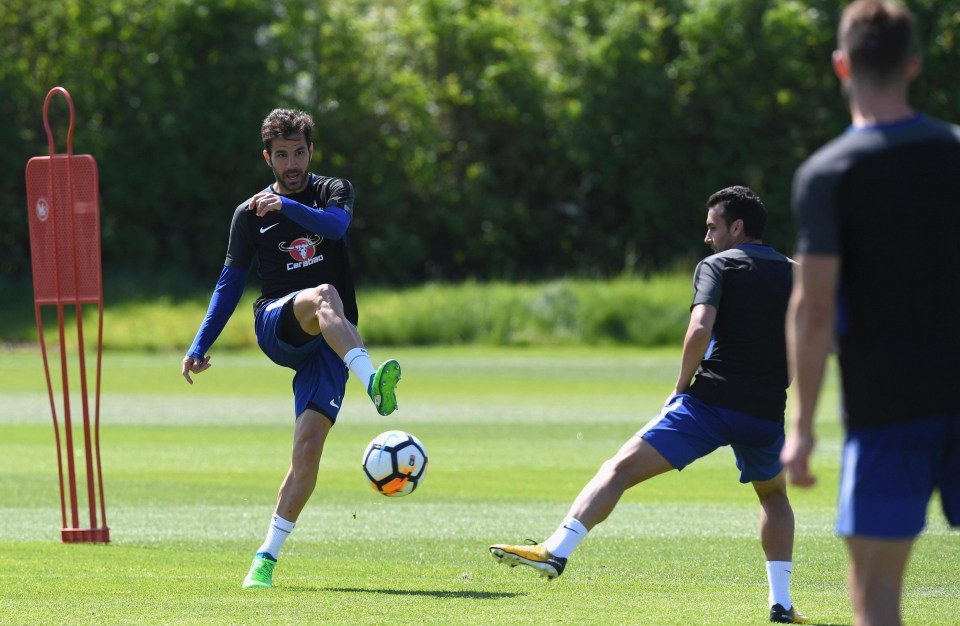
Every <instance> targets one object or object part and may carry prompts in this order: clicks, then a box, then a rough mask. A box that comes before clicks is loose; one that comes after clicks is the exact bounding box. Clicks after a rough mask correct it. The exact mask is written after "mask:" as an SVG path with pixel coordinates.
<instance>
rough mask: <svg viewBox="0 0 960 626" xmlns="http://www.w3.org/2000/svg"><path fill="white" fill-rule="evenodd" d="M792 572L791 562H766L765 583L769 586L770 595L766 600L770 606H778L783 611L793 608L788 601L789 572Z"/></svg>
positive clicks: (791, 603)
mask: <svg viewBox="0 0 960 626" xmlns="http://www.w3.org/2000/svg"><path fill="white" fill-rule="evenodd" d="M792 570H793V562H791V561H767V582H768V583H769V584H770V593H769V595H768V596H767V600H769V602H770V606H773V605H774V604H779V605H780V606H782V607H783V608H785V609H789V608H790V607H792V606H793V602H792V601H791V600H790V572H791V571H792Z"/></svg>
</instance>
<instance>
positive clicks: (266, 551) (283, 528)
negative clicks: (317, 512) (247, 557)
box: [257, 513, 297, 561]
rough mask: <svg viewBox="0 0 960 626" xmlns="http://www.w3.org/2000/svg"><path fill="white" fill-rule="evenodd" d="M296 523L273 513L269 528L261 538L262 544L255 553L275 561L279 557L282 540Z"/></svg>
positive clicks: (288, 534)
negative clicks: (265, 535) (265, 536)
mask: <svg viewBox="0 0 960 626" xmlns="http://www.w3.org/2000/svg"><path fill="white" fill-rule="evenodd" d="M296 525H297V524H296V522H290V521H287V520H285V519H283V518H282V517H280V516H279V515H277V514H276V513H274V514H273V519H271V520H270V528H268V529H267V538H266V539H264V540H263V545H262V546H260V549H259V550H257V554H258V555H260V556H263V555H266V556H269V557H270V558H272V559H273V560H274V561H276V560H277V559H278V558H280V549H281V548H282V547H283V542H285V541H286V540H287V537H289V536H290V533H292V532H293V528H294V526H296Z"/></svg>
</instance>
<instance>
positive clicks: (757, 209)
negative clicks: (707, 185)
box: [707, 185, 767, 239]
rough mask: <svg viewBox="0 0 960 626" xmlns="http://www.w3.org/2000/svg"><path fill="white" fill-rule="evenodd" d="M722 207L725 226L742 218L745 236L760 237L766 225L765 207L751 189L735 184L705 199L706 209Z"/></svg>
mask: <svg viewBox="0 0 960 626" xmlns="http://www.w3.org/2000/svg"><path fill="white" fill-rule="evenodd" d="M713 208H720V209H723V213H722V214H721V217H722V218H723V221H724V223H725V224H726V225H727V226H730V225H731V224H733V223H734V222H735V221H737V220H743V232H744V234H745V235H746V236H747V237H751V238H753V239H762V238H763V231H764V230H765V229H766V227H767V207H765V206H763V202H762V201H761V200H760V196H758V195H757V194H756V193H755V192H754V191H753V189H750V188H749V187H742V186H740V185H736V186H733V187H727V188H726V189H721V190H720V191H717V192H715V193H714V194H713V195H711V196H710V197H709V198H708V199H707V209H713Z"/></svg>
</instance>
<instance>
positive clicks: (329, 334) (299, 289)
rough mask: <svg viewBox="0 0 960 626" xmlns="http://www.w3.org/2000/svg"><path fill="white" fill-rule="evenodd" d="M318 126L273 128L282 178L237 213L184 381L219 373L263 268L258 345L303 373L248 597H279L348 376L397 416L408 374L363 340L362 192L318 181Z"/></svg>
mask: <svg viewBox="0 0 960 626" xmlns="http://www.w3.org/2000/svg"><path fill="white" fill-rule="evenodd" d="M312 132H313V120H312V119H311V117H310V116H309V115H307V114H306V113H304V112H302V111H294V110H290V109H276V110H274V111H272V112H271V113H270V114H269V115H268V116H267V117H266V119H265V120H264V121H263V125H262V127H261V136H262V139H263V146H264V150H263V158H264V160H265V161H266V162H267V165H268V166H269V167H270V169H271V170H272V171H273V174H274V178H275V179H276V180H275V182H274V183H273V184H271V185H270V186H268V187H267V188H266V189H264V190H263V191H261V192H259V193H257V194H255V195H254V196H253V197H252V198H250V199H249V200H245V201H244V202H243V203H242V204H241V205H240V206H238V207H237V208H236V210H235V211H234V213H233V219H232V222H231V224H230V239H229V242H228V244H227V256H226V260H225V261H224V265H223V270H222V271H221V273H220V279H219V280H218V281H217V286H216V288H215V289H214V292H213V297H212V298H211V299H210V307H209V309H208V310H207V315H206V317H205V318H204V320H203V323H202V324H201V326H200V330H199V331H198V332H197V336H196V338H195V339H194V341H193V345H192V346H190V349H189V350H187V354H186V356H185V357H184V358H183V367H182V373H183V377H184V378H185V379H186V380H187V382H189V383H190V384H193V379H192V378H191V374H199V373H201V372H203V371H205V370H207V369H208V368H209V367H210V357H209V356H208V355H207V352H208V350H209V349H210V347H211V346H212V345H213V343H214V341H216V339H217V337H218V336H219V335H220V333H221V332H222V331H223V327H224V326H225V325H226V323H227V320H228V319H229V318H230V316H231V315H232V314H233V312H234V310H235V309H236V308H237V304H238V303H239V301H240V297H241V295H242V294H243V287H244V285H245V284H246V280H247V274H248V272H249V268H250V264H251V262H252V261H253V260H254V259H256V260H257V262H258V264H259V271H260V277H261V280H262V293H261V296H260V298H258V299H257V301H256V302H255V303H254V319H255V328H256V334H257V343H258V344H259V346H260V348H261V349H262V350H263V352H264V353H265V354H266V355H267V356H268V357H270V359H271V360H272V361H273V362H275V363H277V364H278V365H282V366H285V367H289V368H291V369H292V370H294V372H295V374H294V377H293V394H294V415H295V416H296V426H295V430H294V441H293V453H292V458H291V463H290V470H289V471H288V473H287V476H286V478H285V479H284V481H283V483H282V484H281V486H280V493H279V495H278V498H277V507H276V509H275V511H274V514H273V519H272V520H271V523H270V526H269V528H268V531H267V536H266V539H265V540H264V543H263V545H261V546H260V549H259V550H257V553H256V556H255V557H254V559H253V564H252V565H251V567H250V572H249V574H248V575H247V577H246V579H245V580H244V581H243V588H244V589H247V588H256V587H270V586H272V585H273V570H274V567H275V565H276V563H277V557H278V556H279V555H280V548H281V547H282V546H283V543H284V541H286V539H287V537H288V536H289V535H290V533H291V532H292V531H293V528H294V526H295V523H296V521H297V518H298V517H299V515H300V512H301V511H302V510H303V507H304V506H305V505H306V503H307V500H308V499H309V498H310V495H311V494H312V493H313V490H314V488H315V487H316V483H317V470H318V468H319V464H320V455H321V453H322V452H323V445H324V443H325V441H326V438H327V434H328V433H329V432H330V429H331V428H332V427H333V425H334V423H335V422H336V420H337V414H338V413H339V411H340V405H341V403H342V401H343V395H344V391H345V390H346V382H347V377H348V371H349V372H352V373H353V375H354V376H356V377H357V378H358V379H359V380H360V382H361V383H362V384H363V386H364V388H365V389H366V390H367V393H368V394H369V395H370V398H371V400H373V403H374V405H375V406H376V408H377V411H378V412H379V413H380V414H381V415H389V414H390V413H392V412H393V411H394V410H396V408H397V398H396V386H397V383H398V382H399V380H400V365H399V364H398V363H397V362H396V361H395V360H388V361H385V362H384V363H383V364H381V365H380V367H379V368H374V366H373V363H372V362H371V360H370V355H369V354H368V353H367V351H366V349H365V348H364V345H363V341H362V339H361V338H360V334H359V332H358V331H357V318H358V315H357V300H356V293H355V291H354V285H353V275H352V273H351V271H350V259H349V255H348V248H347V246H348V239H347V229H348V227H349V226H350V221H351V220H352V218H353V201H354V193H353V185H351V184H350V182H349V181H347V180H345V179H342V178H330V177H326V176H318V175H316V174H312V173H310V172H309V171H308V168H309V166H310V159H311V157H312V156H313V142H312V141H311V135H312Z"/></svg>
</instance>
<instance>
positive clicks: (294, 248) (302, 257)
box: [278, 235, 323, 271]
mask: <svg viewBox="0 0 960 626" xmlns="http://www.w3.org/2000/svg"><path fill="white" fill-rule="evenodd" d="M321 241H323V237H321V236H319V235H313V236H311V237H299V238H297V239H294V240H293V241H291V242H290V243H289V244H287V242H285V241H282V242H280V245H279V246H278V247H279V248H280V249H281V250H283V251H284V252H288V253H290V256H291V257H292V258H293V262H292V263H287V271H290V270H295V269H299V268H301V267H307V266H310V265H313V264H314V263H319V262H320V261H322V260H323V255H322V254H321V255H317V246H318V245H320V242H321Z"/></svg>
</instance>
